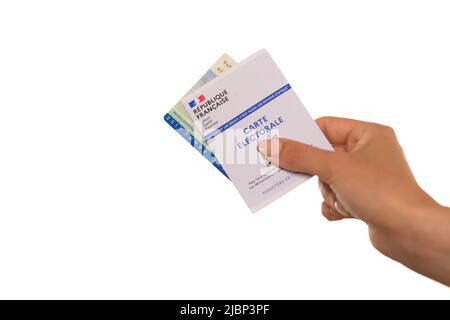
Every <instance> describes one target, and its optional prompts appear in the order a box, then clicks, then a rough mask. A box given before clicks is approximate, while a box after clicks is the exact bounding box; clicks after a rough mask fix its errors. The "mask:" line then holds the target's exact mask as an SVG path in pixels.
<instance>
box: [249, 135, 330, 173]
mask: <svg viewBox="0 0 450 320" xmlns="http://www.w3.org/2000/svg"><path fill="white" fill-rule="evenodd" d="M258 151H259V152H261V153H262V154H263V155H264V156H265V157H266V158H267V159H268V160H269V161H271V162H272V163H273V164H275V165H277V166H279V167H280V168H283V169H286V170H289V171H294V172H303V173H307V174H310V175H318V176H319V177H321V178H322V179H323V180H325V181H328V180H329V177H330V176H331V174H332V172H333V170H335V169H336V162H335V155H336V154H335V152H332V151H326V150H322V149H319V148H315V147H312V146H310V145H307V144H304V143H300V142H297V141H294V140H290V139H284V138H279V139H272V140H263V141H261V142H260V143H259V144H258Z"/></svg>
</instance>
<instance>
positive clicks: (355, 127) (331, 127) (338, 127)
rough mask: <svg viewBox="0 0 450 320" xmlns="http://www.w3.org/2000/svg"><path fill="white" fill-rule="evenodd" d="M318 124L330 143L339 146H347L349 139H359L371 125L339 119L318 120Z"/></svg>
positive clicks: (323, 118)
mask: <svg viewBox="0 0 450 320" xmlns="http://www.w3.org/2000/svg"><path fill="white" fill-rule="evenodd" d="M316 123H317V125H318V126H319V128H320V130H322V132H323V133H324V134H325V136H326V137H327V139H328V141H330V143H331V144H337V145H346V144H347V141H348V139H349V137H352V138H353V137H356V138H357V136H359V135H360V134H361V133H362V132H363V130H364V129H365V128H366V127H367V126H368V125H369V124H370V123H369V122H364V121H359V120H354V119H347V118H337V117H322V118H318V119H317V120H316Z"/></svg>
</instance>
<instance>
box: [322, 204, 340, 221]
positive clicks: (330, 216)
mask: <svg viewBox="0 0 450 320" xmlns="http://www.w3.org/2000/svg"><path fill="white" fill-rule="evenodd" d="M322 215H323V216H324V217H325V218H326V219H327V220H328V221H338V220H342V219H344V218H343V217H341V216H339V215H336V214H335V213H334V212H333V210H331V208H330V206H329V205H328V204H326V203H325V202H322Z"/></svg>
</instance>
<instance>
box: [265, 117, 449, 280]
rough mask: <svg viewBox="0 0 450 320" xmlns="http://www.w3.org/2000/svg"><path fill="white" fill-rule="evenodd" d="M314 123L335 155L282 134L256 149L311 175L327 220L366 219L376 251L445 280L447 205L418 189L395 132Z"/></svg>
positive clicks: (332, 121)
mask: <svg viewBox="0 0 450 320" xmlns="http://www.w3.org/2000/svg"><path fill="white" fill-rule="evenodd" d="M317 124H318V125H319V127H320V129H321V130H322V131H323V133H324V134H325V136H326V137H327V138H328V140H329V141H330V143H331V144H332V145H333V147H334V149H335V151H336V152H330V151H325V150H321V149H317V148H314V147H312V146H309V145H305V144H302V143H299V142H296V141H292V140H289V139H283V138H280V139H274V140H266V141H262V142H260V144H259V145H258V148H259V151H260V152H261V153H262V154H264V155H265V156H266V157H267V158H268V160H270V161H271V162H272V163H273V164H275V165H278V166H279V167H281V168H284V169H286V170H290V171H295V172H302V173H307V174H311V175H318V176H319V188H320V191H321V193H322V196H323V198H324V202H323V203H322V209H321V210H322V214H323V215H324V216H325V217H326V218H327V219H328V220H330V221H336V220H341V219H343V218H357V219H361V220H363V221H365V222H366V223H367V224H368V226H369V236H370V239H371V241H372V244H373V245H374V247H375V248H377V249H378V250H379V251H381V252H382V253H383V254H385V255H387V256H389V257H391V258H393V259H396V260H398V261H400V262H402V263H404V264H405V265H407V266H409V267H410V268H412V269H414V270H416V271H418V272H421V273H423V274H426V275H428V276H430V277H432V278H434V279H437V280H439V281H442V282H444V283H447V284H450V212H449V209H448V208H444V207H441V206H440V205H439V204H437V203H436V202H435V201H434V200H433V199H432V198H431V197H430V196H429V195H427V194H426V193H425V192H424V191H423V190H422V189H421V188H420V187H419V185H418V184H417V182H416V180H415V179H414V176H413V174H412V172H411V170H410V168H409V166H408V163H407V161H406V159H405V156H404V154H403V150H402V148H401V146H400V145H399V143H398V141H397V138H396V136H395V133H394V130H393V129H392V128H390V127H387V126H383V125H379V124H375V123H369V122H362V121H357V120H351V119H343V118H333V117H325V118H320V119H318V120H317ZM437 230H440V232H437ZM438 237H440V239H438ZM443 257H446V259H447V260H446V259H444V260H443V259H442V258H443ZM430 259H434V260H437V261H436V263H437V264H442V263H446V265H441V266H440V267H439V266H434V267H431V266H430ZM437 269H439V271H436V270H437Z"/></svg>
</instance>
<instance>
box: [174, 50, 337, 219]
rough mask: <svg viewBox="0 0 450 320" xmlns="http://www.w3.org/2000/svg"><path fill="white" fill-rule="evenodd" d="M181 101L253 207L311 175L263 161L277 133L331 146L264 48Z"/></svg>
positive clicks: (322, 146) (310, 142) (278, 194)
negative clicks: (263, 150)
mask: <svg viewBox="0 0 450 320" xmlns="http://www.w3.org/2000/svg"><path fill="white" fill-rule="evenodd" d="M182 103H183V105H184V107H185V109H186V111H187V112H188V113H189V115H190V116H191V118H192V119H193V121H194V125H195V126H194V127H195V129H196V130H198V131H199V132H200V134H201V135H202V136H203V138H204V140H205V142H206V143H207V144H208V145H209V147H210V148H211V149H212V151H213V152H214V154H215V155H216V157H217V159H218V160H219V162H220V163H221V165H222V167H223V168H224V169H225V171H226V172H227V174H228V176H229V178H230V180H231V181H232V182H233V184H234V185H235V186H236V188H237V190H238V191H239V193H240V194H241V196H242V198H243V199H244V201H245V202H246V204H247V205H248V207H249V208H250V210H251V211H252V212H255V211H257V210H259V209H261V208H262V207H264V206H266V205H267V204H269V203H271V202H272V201H274V200H275V199H277V198H279V197H280V196H281V195H283V194H285V193H287V192H288V191H289V190H292V189H293V188H294V187H296V186H298V185H299V184H301V183H303V182H305V181H306V180H308V179H309V178H310V176H308V175H304V174H298V173H292V172H288V171H285V170H282V169H279V168H278V167H275V166H273V165H272V164H270V163H268V162H267V161H265V159H264V157H262V156H261V155H260V154H259V153H258V152H257V149H256V147H257V145H258V141H261V140H263V139H267V138H271V137H274V136H279V137H284V138H289V139H292V140H297V141H300V142H303V143H307V144H310V145H313V146H315V147H318V148H321V149H325V150H333V148H332V147H331V145H330V144H329V142H328V141H327V139H326V138H325V136H324V135H323V133H322V132H321V131H320V129H319V127H318V126H317V124H316V123H315V121H314V120H313V119H312V118H311V116H310V115H309V114H308V112H307V111H306V109H305V107H304V106H303V104H302V103H301V101H300V99H299V98H298V97H297V95H296V93H295V92H294V89H293V88H291V85H290V84H289V82H288V81H287V80H286V78H285V77H284V76H283V74H282V73H281V71H280V69H279V68H278V66H277V65H276V64H275V62H274V61H273V60H272V58H271V57H270V55H269V54H268V52H267V51H266V50H260V51H258V52H257V53H255V54H254V55H252V56H250V57H249V58H247V59H245V60H244V61H242V62H241V63H239V64H237V65H236V66H234V67H233V68H231V69H230V70H229V71H228V72H227V73H224V74H223V75H220V76H218V77H217V78H215V79H213V80H211V81H210V82H208V83H207V84H205V85H204V86H202V87H201V88H199V89H197V90H195V91H194V92H192V93H190V94H188V95H187V96H185V97H184V98H183V99H182Z"/></svg>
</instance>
